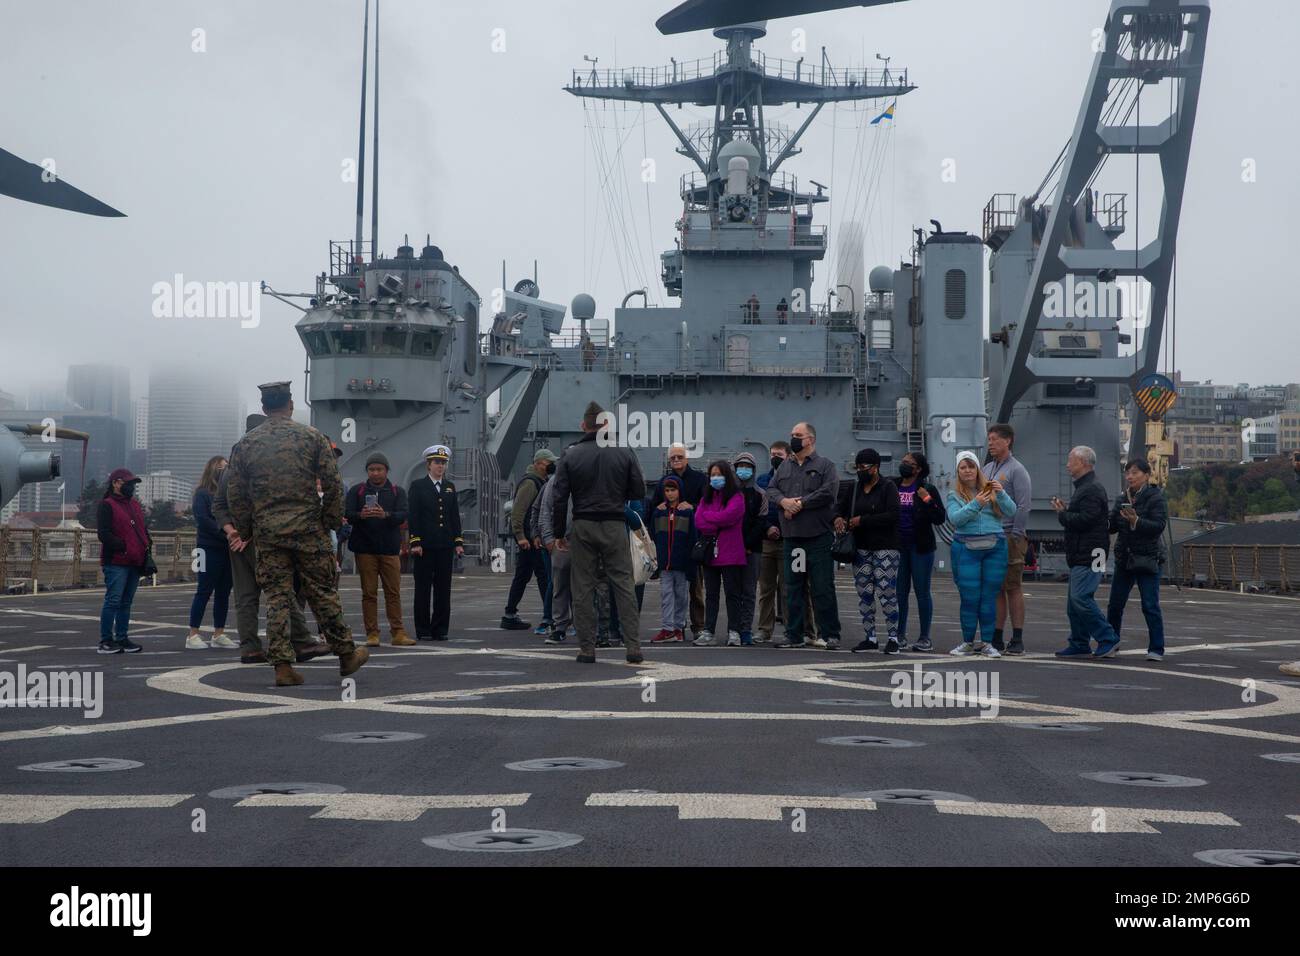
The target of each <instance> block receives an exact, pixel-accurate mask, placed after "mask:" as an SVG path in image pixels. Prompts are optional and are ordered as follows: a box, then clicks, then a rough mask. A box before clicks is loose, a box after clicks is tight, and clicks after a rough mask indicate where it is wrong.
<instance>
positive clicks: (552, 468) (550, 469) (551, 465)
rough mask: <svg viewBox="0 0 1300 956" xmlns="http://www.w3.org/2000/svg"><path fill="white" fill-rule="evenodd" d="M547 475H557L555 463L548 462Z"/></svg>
mask: <svg viewBox="0 0 1300 956" xmlns="http://www.w3.org/2000/svg"><path fill="white" fill-rule="evenodd" d="M546 473H547V474H548V475H553V474H555V462H553V461H548V462H547V463H546Z"/></svg>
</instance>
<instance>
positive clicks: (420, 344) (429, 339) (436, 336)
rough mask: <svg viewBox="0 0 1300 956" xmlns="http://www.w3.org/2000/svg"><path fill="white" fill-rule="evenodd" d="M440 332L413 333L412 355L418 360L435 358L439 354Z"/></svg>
mask: <svg viewBox="0 0 1300 956" xmlns="http://www.w3.org/2000/svg"><path fill="white" fill-rule="evenodd" d="M441 338H442V335H441V333H439V332H413V333H412V334H411V354H412V355H414V356H415V357H416V358H433V357H434V356H435V355H437V354H438V345H439V341H440V339H441Z"/></svg>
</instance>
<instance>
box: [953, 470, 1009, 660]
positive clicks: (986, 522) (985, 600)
mask: <svg viewBox="0 0 1300 956" xmlns="http://www.w3.org/2000/svg"><path fill="white" fill-rule="evenodd" d="M1015 513H1016V503H1015V502H1014V501H1013V500H1012V499H1011V496H1010V495H1008V494H1007V493H1006V492H1005V491H1003V490H1002V485H1001V483H1000V482H997V481H990V480H989V479H988V478H986V477H985V476H984V473H983V472H982V471H981V470H980V463H979V459H978V458H976V457H975V454H974V452H969V451H963V452H961V453H960V454H958V455H957V486H956V487H955V488H953V489H952V490H951V491H949V492H948V520H949V521H951V522H952V524H953V528H954V529H955V531H954V533H953V539H952V577H953V580H954V581H955V582H956V584H957V593H958V594H959V595H960V596H961V634H962V642H961V643H960V644H958V645H957V646H956V647H954V648H953V649H952V650H951V651H950V652H949V653H951V654H953V655H955V656H957V657H962V656H965V655H968V654H983V655H984V656H985V657H1001V656H1002V654H1001V653H1000V652H999V651H998V649H997V648H995V647H994V646H993V630H994V628H995V627H996V625H997V611H998V592H1000V591H1001V590H1002V582H1003V580H1004V579H1005V578H1006V576H1007V538H1006V535H1005V534H1004V533H1003V531H1002V518H1003V517H1004V516H1005V517H1008V518H1009V517H1011V516H1012V515H1014V514H1015ZM976 630H978V631H979V632H980V634H981V636H982V637H983V638H984V641H983V646H980V642H979V641H976V640H975V632H976Z"/></svg>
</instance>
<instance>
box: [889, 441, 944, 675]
mask: <svg viewBox="0 0 1300 956" xmlns="http://www.w3.org/2000/svg"><path fill="white" fill-rule="evenodd" d="M929 477H930V463H929V461H927V460H926V457H925V455H923V454H921V453H920V452H919V451H916V452H908V453H907V454H906V455H904V456H903V461H902V464H900V465H899V468H898V481H897V485H898V546H899V551H898V643H899V644H900V645H902V646H903V647H907V646H908V644H907V604H908V600H907V599H908V597H909V596H910V595H911V594H912V593H913V592H915V593H916V610H917V614H918V616H919V617H920V619H921V636H920V637H919V638H917V640H916V642H915V643H914V644H912V645H911V648H912V650H914V651H932V650H934V645H933V644H932V643H931V642H930V622H931V620H932V619H933V617H934V600H933V599H932V598H931V597H930V575H931V574H932V572H933V571H934V553H935V550H936V547H937V545H936V542H935V539H934V529H935V528H937V527H938V526H939V525H941V524H943V523H944V522H946V521H947V520H948V511H947V509H946V508H944V504H943V496H942V495H940V494H939V489H938V488H936V487H935V486H934V485H930V484H926V479H927V478H929Z"/></svg>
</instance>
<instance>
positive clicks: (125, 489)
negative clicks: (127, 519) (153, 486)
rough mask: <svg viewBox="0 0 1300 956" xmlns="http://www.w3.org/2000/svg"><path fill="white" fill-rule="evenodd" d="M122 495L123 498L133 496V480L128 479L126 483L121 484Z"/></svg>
mask: <svg viewBox="0 0 1300 956" xmlns="http://www.w3.org/2000/svg"><path fill="white" fill-rule="evenodd" d="M122 497H123V498H134V497H135V482H134V481H128V482H127V483H126V484H124V485H123V486H122Z"/></svg>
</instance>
